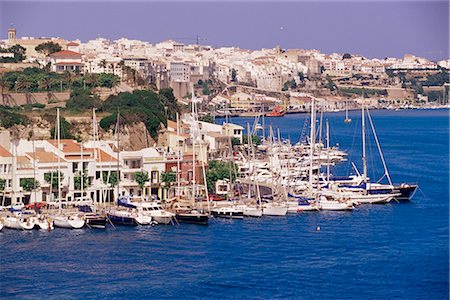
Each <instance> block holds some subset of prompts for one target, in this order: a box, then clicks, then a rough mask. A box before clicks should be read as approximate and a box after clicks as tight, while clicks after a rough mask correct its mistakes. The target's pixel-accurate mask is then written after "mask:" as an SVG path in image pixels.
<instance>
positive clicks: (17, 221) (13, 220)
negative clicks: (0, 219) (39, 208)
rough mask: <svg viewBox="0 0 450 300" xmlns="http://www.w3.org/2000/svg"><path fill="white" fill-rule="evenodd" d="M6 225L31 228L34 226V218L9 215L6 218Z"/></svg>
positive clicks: (14, 227)
mask: <svg viewBox="0 0 450 300" xmlns="http://www.w3.org/2000/svg"><path fill="white" fill-rule="evenodd" d="M5 227H6V228H10V229H17V230H31V229H33V228H34V220H33V219H32V218H27V219H21V218H17V217H8V218H6V219H5Z"/></svg>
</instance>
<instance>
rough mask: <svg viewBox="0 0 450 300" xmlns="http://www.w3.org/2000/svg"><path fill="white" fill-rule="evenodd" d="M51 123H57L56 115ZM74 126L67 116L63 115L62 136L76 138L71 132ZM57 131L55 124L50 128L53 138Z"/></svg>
mask: <svg viewBox="0 0 450 300" xmlns="http://www.w3.org/2000/svg"><path fill="white" fill-rule="evenodd" d="M51 123H53V124H55V123H56V117H55V119H54V120H53V121H52V122H51ZM72 127H73V126H72V124H71V123H70V122H68V121H67V120H66V118H64V117H61V138H63V139H74V138H75V137H74V136H73V134H72V133H71V130H72ZM55 133H56V127H55V126H53V127H52V128H51V129H50V136H51V138H52V139H53V138H55Z"/></svg>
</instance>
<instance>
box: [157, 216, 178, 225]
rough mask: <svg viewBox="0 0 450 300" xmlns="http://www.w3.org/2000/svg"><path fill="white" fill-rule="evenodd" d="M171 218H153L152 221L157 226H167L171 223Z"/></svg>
mask: <svg viewBox="0 0 450 300" xmlns="http://www.w3.org/2000/svg"><path fill="white" fill-rule="evenodd" d="M172 218H173V217H172V216H154V217H153V220H155V221H156V222H157V223H158V224H164V225H169V224H170V222H172Z"/></svg>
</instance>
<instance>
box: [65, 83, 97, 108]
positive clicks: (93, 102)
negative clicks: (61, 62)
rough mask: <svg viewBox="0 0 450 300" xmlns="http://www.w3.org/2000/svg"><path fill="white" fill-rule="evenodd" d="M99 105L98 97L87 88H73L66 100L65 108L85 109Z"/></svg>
mask: <svg viewBox="0 0 450 300" xmlns="http://www.w3.org/2000/svg"><path fill="white" fill-rule="evenodd" d="M100 106H101V101H100V98H99V97H98V96H97V95H95V94H93V93H92V91H91V90H89V89H83V88H79V89H74V90H72V92H71V93H70V98H69V100H67V102H66V108H68V109H72V110H81V111H83V110H86V109H92V108H98V107H100Z"/></svg>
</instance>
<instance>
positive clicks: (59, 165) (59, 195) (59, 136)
mask: <svg viewBox="0 0 450 300" xmlns="http://www.w3.org/2000/svg"><path fill="white" fill-rule="evenodd" d="M56 123H57V124H56V125H57V129H58V143H57V146H58V201H59V212H60V213H61V210H62V203H61V200H62V199H61V156H60V154H59V151H61V147H60V142H61V141H60V140H61V127H60V126H61V125H60V121H59V108H57V109H56Z"/></svg>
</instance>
